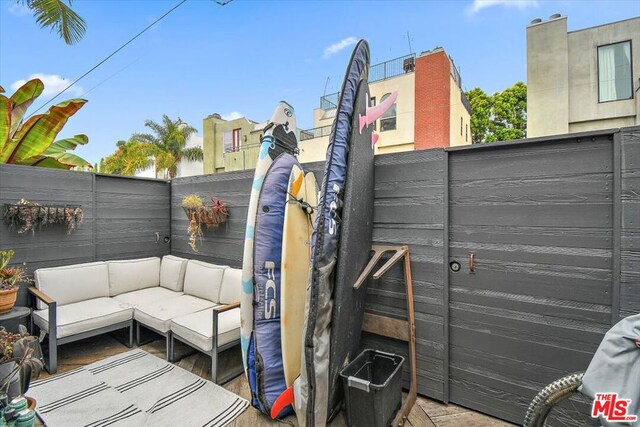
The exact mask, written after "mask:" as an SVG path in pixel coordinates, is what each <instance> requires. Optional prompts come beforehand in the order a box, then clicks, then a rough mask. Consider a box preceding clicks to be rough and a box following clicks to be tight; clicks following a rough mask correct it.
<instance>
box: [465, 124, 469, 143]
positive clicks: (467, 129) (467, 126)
mask: <svg viewBox="0 0 640 427" xmlns="http://www.w3.org/2000/svg"><path fill="white" fill-rule="evenodd" d="M464 141H465V142H469V125H464Z"/></svg>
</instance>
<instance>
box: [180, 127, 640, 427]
mask: <svg viewBox="0 0 640 427" xmlns="http://www.w3.org/2000/svg"><path fill="white" fill-rule="evenodd" d="M304 166H305V169H307V170H310V171H313V172H315V173H316V174H317V176H318V177H320V176H321V173H322V168H323V164H322V163H313V164H309V165H304ZM375 172H376V182H375V207H374V240H375V241H376V242H378V243H387V244H408V245H409V246H410V250H411V259H412V262H411V267H412V271H413V281H414V293H415V306H416V316H417V319H416V320H417V324H416V333H417V350H418V386H419V387H418V390H419V393H421V394H423V395H426V396H429V397H433V398H435V399H438V400H442V401H451V402H454V403H457V404H461V405H463V406H467V407H470V408H472V409H475V410H478V411H482V412H485V413H488V414H491V415H494V416H497V417H500V418H503V419H506V420H509V421H512V422H516V423H521V422H522V419H523V417H524V412H525V410H526V407H527V405H528V404H529V402H530V401H531V399H532V398H533V396H534V395H535V394H536V393H537V391H539V390H540V388H541V387H542V386H544V385H545V384H546V383H548V382H550V381H551V380H553V379H555V378H557V377H559V376H561V375H564V374H566V373H568V372H572V371H576V370H581V369H584V368H585V367H586V366H587V364H588V362H589V360H590V358H591V356H592V354H593V352H594V351H595V349H596V348H597V346H598V343H599V342H600V340H601V338H602V335H603V334H604V333H605V332H606V330H607V329H608V328H609V327H610V326H611V325H612V324H614V323H615V322H617V320H618V319H620V318H622V317H625V316H627V315H629V314H632V313H637V312H640V265H639V264H640V256H638V253H640V225H638V223H639V221H640V197H639V196H638V194H640V193H639V191H640V188H639V187H640V178H639V177H640V130H639V128H627V129H623V130H622V131H616V130H612V131H602V132H591V133H585V134H574V135H565V136H560V137H553V138H539V139H535V140H533V139H532V140H523V141H519V142H507V143H497V144H490V145H483V146H472V147H465V148H459V149H447V150H443V149H434V150H426V151H414V152H409V153H398V154H390V155H381V156H377V157H376V169H375ZM252 177H253V171H242V172H232V173H226V174H218V175H207V176H199V177H189V178H179V179H176V180H174V181H173V182H172V199H171V205H172V216H171V217H172V253H174V254H176V255H180V256H187V257H191V256H195V257H200V258H202V259H208V260H211V261H214V262H218V263H222V264H227V265H232V266H236V267H239V266H241V264H242V246H243V239H244V224H245V217H246V214H247V204H248V200H249V191H250V187H251V181H252ZM194 192H195V193H199V194H201V195H203V196H216V197H220V198H222V199H223V200H225V201H227V202H228V203H229V206H230V218H229V223H228V225H227V226H226V227H224V226H223V227H222V228H219V229H215V230H209V231H206V230H205V231H204V235H203V238H202V241H201V242H200V252H199V253H198V254H193V253H192V252H191V250H190V248H189V246H188V244H187V233H186V227H187V221H186V217H185V215H184V213H183V212H182V210H181V208H180V201H181V199H182V197H183V196H184V195H186V194H189V193H194ZM472 254H473V257H474V261H475V265H474V271H473V272H471V271H470V268H469V258H470V255H472ZM450 263H458V264H459V265H460V266H461V269H460V271H458V272H454V271H452V270H451V268H450ZM401 278H402V272H401V270H400V269H399V267H398V268H394V269H392V270H391V271H390V273H389V274H388V275H387V276H385V277H384V278H383V279H381V280H380V281H379V282H378V283H371V284H370V286H369V289H368V300H367V306H366V308H367V310H368V311H370V312H374V313H377V314H384V315H390V316H393V317H398V318H405V317H406V313H405V310H404V293H403V287H402V280H401ZM362 343H363V346H364V347H372V346H373V347H376V348H383V349H387V350H392V351H396V352H400V353H405V354H406V345H405V344H404V343H402V342H399V341H393V340H388V339H383V338H380V337H376V336H371V335H368V334H365V336H364V337H363V342H362ZM406 379H407V377H406V370H405V380H406ZM405 384H406V383H405Z"/></svg>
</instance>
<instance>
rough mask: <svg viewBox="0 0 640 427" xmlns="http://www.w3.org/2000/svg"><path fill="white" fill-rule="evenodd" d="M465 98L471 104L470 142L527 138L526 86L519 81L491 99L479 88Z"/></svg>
mask: <svg viewBox="0 0 640 427" xmlns="http://www.w3.org/2000/svg"><path fill="white" fill-rule="evenodd" d="M465 95H466V96H467V99H469V103H470V104H471V111H472V113H471V140H472V141H473V143H474V144H479V143H484V142H495V141H506V140H511V139H521V138H525V137H526V136H527V85H526V84H524V83H522V82H517V83H516V84H514V85H513V86H511V87H508V88H506V89H505V90H503V91H502V92H496V93H494V94H493V95H491V96H489V95H487V94H486V93H485V92H484V91H483V90H482V89H480V88H475V89H473V90H470V91H468V92H466V93H465Z"/></svg>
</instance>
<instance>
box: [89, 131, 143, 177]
mask: <svg viewBox="0 0 640 427" xmlns="http://www.w3.org/2000/svg"><path fill="white" fill-rule="evenodd" d="M116 147H117V149H116V152H115V153H113V154H112V155H110V156H108V157H107V158H105V159H101V160H100V168H99V169H100V172H103V173H110V174H114V175H127V176H133V175H135V174H137V173H139V172H142V171H143V170H145V169H148V168H150V167H151V166H152V165H153V157H152V156H153V147H152V146H150V145H149V144H145V143H144V142H139V141H135V140H132V139H130V140H129V141H118V142H117V143H116Z"/></svg>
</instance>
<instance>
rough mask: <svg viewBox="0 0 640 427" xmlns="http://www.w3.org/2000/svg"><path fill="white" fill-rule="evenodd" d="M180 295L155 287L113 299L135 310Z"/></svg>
mask: <svg viewBox="0 0 640 427" xmlns="http://www.w3.org/2000/svg"><path fill="white" fill-rule="evenodd" d="M181 295H182V292H175V291H172V290H169V289H165V288H161V287H160V286H156V287H154V288H146V289H140V290H139V291H133V292H127V293H124V294H120V295H116V296H115V297H113V298H114V299H116V300H118V301H120V302H122V303H125V304H128V305H130V306H131V307H134V308H135V307H138V306H139V305H140V304H144V303H154V302H158V301H165V300H170V299H172V298H178V297H179V296H181Z"/></svg>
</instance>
